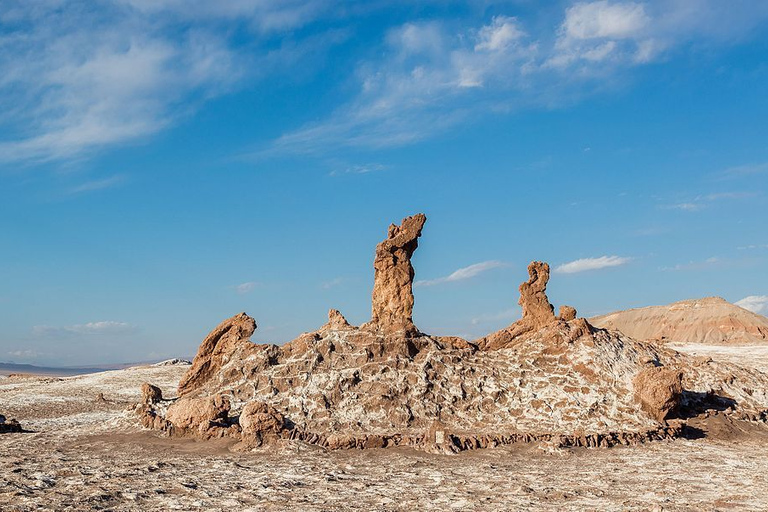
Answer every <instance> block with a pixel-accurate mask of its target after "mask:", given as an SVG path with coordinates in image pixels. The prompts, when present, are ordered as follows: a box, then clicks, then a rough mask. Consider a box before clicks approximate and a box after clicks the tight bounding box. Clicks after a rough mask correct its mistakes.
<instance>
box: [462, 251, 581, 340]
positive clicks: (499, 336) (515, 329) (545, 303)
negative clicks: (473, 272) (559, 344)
mask: <svg viewBox="0 0 768 512" xmlns="http://www.w3.org/2000/svg"><path fill="white" fill-rule="evenodd" d="M528 276H529V277H528V281H526V282H524V283H522V284H521V285H520V300H519V301H518V304H520V307H522V309H523V318H521V319H520V320H518V321H517V322H515V323H513V324H512V325H510V326H509V327H506V328H505V329H502V330H500V331H498V332H495V333H493V334H489V335H488V336H486V337H485V338H481V339H479V340H477V342H476V343H477V345H478V346H479V347H480V348H482V349H484V350H497V349H500V348H508V347H510V346H513V345H514V344H515V343H517V342H518V341H520V340H522V339H523V338H524V336H525V335H527V334H529V333H531V332H534V331H536V330H538V329H541V328H543V327H547V326H551V325H553V324H556V323H557V322H558V321H565V322H568V321H571V320H575V319H576V309H574V308H572V307H571V306H562V307H561V308H560V316H559V317H556V316H555V308H554V307H553V306H552V304H550V303H549V299H548V298H547V283H548V282H549V264H547V263H543V262H541V261H533V262H531V264H530V265H528ZM581 329H582V330H589V329H590V327H589V324H587V323H586V321H583V320H582V322H581Z"/></svg>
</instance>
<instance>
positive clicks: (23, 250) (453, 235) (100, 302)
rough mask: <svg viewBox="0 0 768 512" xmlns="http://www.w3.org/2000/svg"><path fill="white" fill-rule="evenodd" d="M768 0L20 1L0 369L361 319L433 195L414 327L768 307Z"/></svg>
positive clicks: (127, 357) (4, 171) (5, 6)
mask: <svg viewBox="0 0 768 512" xmlns="http://www.w3.org/2000/svg"><path fill="white" fill-rule="evenodd" d="M767 26H768V3H766V2H761V1H751V2H750V1H733V2H720V1H716V0H687V1H684V0H668V1H650V0H649V1H646V2H620V1H595V2H578V3H574V2H558V1H553V2H534V1H526V0H518V1H474V2H472V1H458V0H457V1H433V2H428V1H425V2H379V1H370V2H339V1H332V0H306V1H303V2H299V1H292V0H286V1H282V2H267V1H263V0H232V1H230V2H208V1H203V0H199V1H198V0H186V1H182V0H164V1H163V0H111V1H106V0H101V1H99V0H97V1H93V0H89V1H76V0H40V1H38V2H34V3H33V4H30V3H29V2H26V1H15V0H6V1H4V2H3V3H2V4H0V199H1V200H0V361H1V360H5V361H16V362H27V363H36V364H61V365H76V364H90V363H113V362H123V361H140V360H148V359H159V358H165V357H172V356H180V355H191V354H193V353H194V352H195V350H196V347H197V345H198V344H199V342H200V340H201V339H202V338H203V336H204V335H205V334H206V333H207V332H208V331H209V330H210V329H211V328H213V327H214V326H215V325H216V324H217V323H218V322H219V321H221V320H222V319H224V318H227V317H229V316H231V315H233V314H235V313H238V312H240V311H246V312H248V313H249V314H251V315H252V316H254V317H255V318H256V320H257V323H258V324H259V329H258V330H257V333H256V335H255V337H254V339H255V340H257V341H264V342H276V343H282V342H285V341H288V340H290V339H292V338H293V337H295V336H296V335H297V334H299V333H301V332H303V331H308V330H313V329H315V328H317V327H318V326H320V325H321V324H323V323H324V322H325V319H326V313H327V310H328V308H330V307H334V308H339V309H340V310H341V311H342V312H343V313H344V314H345V315H346V316H347V317H348V319H349V320H350V321H352V322H353V323H362V322H364V321H366V320H367V319H368V318H369V315H370V291H371V287H372V282H373V272H372V257H373V249H374V247H375V244H376V243H377V242H378V241H379V240H381V239H382V238H383V237H384V236H385V234H386V229H387V226H388V224H389V223H390V222H393V221H398V222H399V220H400V219H401V218H402V217H404V216H406V215H409V214H412V213H416V212H424V213H426V214H427V216H428V221H427V225H426V228H425V231H424V235H423V237H422V240H421V244H420V248H419V250H418V251H417V253H416V255H415V257H414V265H415V267H416V273H417V279H418V280H419V281H421V282H420V283H419V284H418V286H417V287H416V312H415V320H416V323H417V325H418V326H419V327H420V328H421V329H422V330H424V331H426V332H430V333H434V334H455V335H461V336H465V337H468V338H476V337H479V336H482V335H484V334H486V333H488V332H490V331H493V330H495V329H498V328H500V327H503V326H505V325H507V324H509V323H510V322H511V321H513V320H514V319H516V318H517V316H518V315H519V309H518V307H517V304H516V302H517V286H518V284H519V283H520V282H521V281H522V280H524V279H525V277H526V272H525V267H526V265H527V263H528V262H529V261H531V260H533V259H541V260H545V261H548V262H550V264H551V265H552V266H553V268H554V269H555V273H554V274H553V278H552V280H551V282H550V298H551V299H552V301H553V302H554V303H555V304H556V306H559V305H560V304H570V305H573V306H575V307H576V308H577V309H578V310H579V312H580V313H581V314H583V315H587V316H589V315H595V314H600V313H605V312H608V311H612V310H615V309H624V308H628V307H637V306H643V305H650V304H660V303H667V302H671V301H675V300H681V299H686V298H692V297H700V296H709V295H720V296H723V297H725V298H726V299H728V300H730V301H733V302H736V301H742V300H744V299H747V300H745V301H744V302H741V304H744V305H747V306H749V307H750V308H751V309H753V310H755V311H758V312H762V313H766V312H768V272H767V270H768V231H767V230H766V228H765V219H766V217H768V207H767V206H766V204H767V203H766V185H767V184H768V123H766V119H768V94H766V91H768V58H767V56H768V30H766V27H767Z"/></svg>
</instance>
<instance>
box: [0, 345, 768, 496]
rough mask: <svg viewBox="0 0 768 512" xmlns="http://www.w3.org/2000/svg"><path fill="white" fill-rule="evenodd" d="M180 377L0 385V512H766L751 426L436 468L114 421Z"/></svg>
mask: <svg viewBox="0 0 768 512" xmlns="http://www.w3.org/2000/svg"><path fill="white" fill-rule="evenodd" d="M740 348H741V347H740ZM690 350H693V349H690ZM729 350H732V349H729ZM758 352H759V351H758ZM709 355H710V356H711V357H713V358H718V357H723V358H731V357H738V358H742V359H744V360H750V361H752V364H753V365H758V366H761V367H763V366H762V365H763V364H764V363H765V362H766V360H762V359H760V357H756V356H749V355H748V354H746V353H741V352H740V353H738V354H737V355H733V353H732V352H730V351H729V352H728V353H726V354H725V355H721V354H717V353H712V354H709ZM767 359H768V358H767ZM731 360H733V359H731ZM755 361H757V362H755ZM760 361H763V362H760ZM766 366H768V365H766ZM763 368H765V367H763ZM186 369H187V367H186V366H170V367H143V368H131V369H127V370H120V371H113V372H104V373H100V374H93V375H86V376H80V377H69V378H63V379H56V378H25V379H18V378H12V379H3V380H2V381H0V412H1V413H3V414H5V415H6V416H8V417H16V418H18V419H19V420H20V421H22V424H23V425H24V427H25V428H26V429H27V430H29V431H31V432H28V433H23V434H4V435H2V436H0V474H1V475H2V478H1V479H0V510H3V511H6V510H9V511H27V510H137V511H138V510H141V511H145V510H197V509H204V510H297V511H315V510H318V511H319V510H323V511H325V510H393V511H394V510H414V509H417V510H691V511H693V510H766V509H768V455H767V454H766V446H768V431H766V430H765V429H764V428H763V427H757V426H753V427H749V428H746V429H744V430H746V431H745V432H741V431H740V430H739V429H738V428H736V429H735V430H734V429H731V431H730V433H729V435H728V436H726V437H720V438H712V437H705V438H701V439H696V440H686V439H681V440H676V441H672V442H657V443H650V444H646V445H642V446H637V447H617V448H611V449H577V450H551V449H547V448H546V447H540V446H535V445H518V446H511V447H503V448H496V449H489V450H481V451H476V452H464V453H462V454H459V455H455V456H440V455H430V454H425V453H420V452H415V451H410V450H399V449H398V450H366V451H337V452H326V451H324V450H322V449H320V448H317V447H312V446H307V445H303V444H294V443H291V444H286V445H284V446H281V447H279V448H272V449H269V450H266V451H262V452H257V453H249V454H235V453H232V452H229V451H228V449H227V444H226V443H223V442H208V443H204V442H196V441H192V440H179V439H173V440H171V439H167V438H162V437H159V436H158V434H157V433H155V432H149V431H146V430H142V429H141V428H140V427H139V426H138V425H137V423H136V421H135V420H134V418H133V416H132V415H131V414H130V413H128V412H126V408H127V407H128V406H129V405H130V404H131V403H132V402H135V401H137V400H138V399H139V393H138V389H139V386H140V385H141V383H142V382H144V381H150V382H153V383H155V384H158V385H159V386H160V387H161V388H163V390H164V391H166V392H168V391H169V390H172V389H174V387H175V385H176V383H177V382H178V380H179V379H180V377H181V375H182V374H183V373H184V372H185V371H186ZM99 393H103V395H104V398H105V399H106V400H100V399H99V398H98V394H99Z"/></svg>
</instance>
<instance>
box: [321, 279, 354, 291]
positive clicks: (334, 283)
mask: <svg viewBox="0 0 768 512" xmlns="http://www.w3.org/2000/svg"><path fill="white" fill-rule="evenodd" d="M347 281H348V279H347V278H345V277H335V278H333V279H331V280H330V281H326V282H324V283H322V284H321V285H320V288H322V289H323V290H330V289H331V288H336V287H337V286H340V285H342V284H344V283H346V282H347Z"/></svg>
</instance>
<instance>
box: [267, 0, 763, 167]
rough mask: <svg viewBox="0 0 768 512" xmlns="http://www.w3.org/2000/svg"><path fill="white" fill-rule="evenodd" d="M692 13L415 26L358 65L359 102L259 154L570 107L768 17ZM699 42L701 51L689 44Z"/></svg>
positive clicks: (587, 10) (663, 5)
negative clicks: (631, 72)
mask: <svg viewBox="0 0 768 512" xmlns="http://www.w3.org/2000/svg"><path fill="white" fill-rule="evenodd" d="M691 5H692V4H691V3H687V2H679V1H675V2H668V1H661V0H655V1H648V2H613V1H596V2H580V3H577V4H574V5H572V6H570V7H569V8H567V9H565V10H563V11H562V18H561V22H560V23H559V24H558V23H557V22H555V23H554V25H555V26H556V27H557V28H556V29H555V30H553V31H552V30H550V31H548V30H547V29H539V30H537V31H536V32H535V33H534V32H533V31H532V30H530V29H528V28H527V27H524V26H523V23H522V21H521V20H519V19H517V18H513V17H509V16H496V17H494V18H492V19H491V20H487V21H486V23H485V24H480V25H479V26H478V25H474V26H467V25H465V26H463V27H456V26H455V25H453V24H452V23H451V22H447V21H445V22H442V21H435V20H432V21H428V22H419V23H414V22H410V23H406V24H404V25H403V26H401V27H399V28H396V29H393V30H391V31H390V32H389V33H388V35H387V36H386V37H385V38H384V41H383V43H382V47H381V48H380V51H379V52H377V53H376V57H375V58H373V59H371V60H369V61H363V62H362V63H361V64H360V65H359V67H358V68H357V70H356V76H357V78H358V80H359V93H358V94H357V95H355V96H353V97H352V98H351V99H350V101H349V102H348V103H346V104H344V105H342V106H340V107H339V108H337V109H336V110H335V111H334V112H333V113H332V114H331V115H330V116H329V117H328V118H327V119H326V120H325V121H320V122H313V123H310V124H307V125H305V126H304V127H302V128H299V129H297V130H294V131H290V132H288V133H286V134H284V135H283V136H281V137H279V138H278V139H276V140H275V141H274V142H273V144H272V145H271V146H270V147H269V148H268V149H265V150H263V151H260V152H258V153H257V154H258V155H259V156H262V157H263V156H269V155H272V154H290V153H296V152H300V153H321V154H322V153H328V152H330V151H335V150H336V149H338V148H339V147H340V146H347V147H354V148H358V147H364V148H369V149H378V148H384V147H393V146H402V145H408V144H412V143H415V142H417V141H420V140H422V139H425V138H428V137H430V136H433V135H435V134H437V133H440V132H443V131H446V130H448V129H451V128H452V127H454V126H456V125H459V124H466V123H471V122H473V121H475V119H476V118H478V117H480V116H483V115H487V114H488V113H490V112H493V113H499V112H502V113H509V112H515V111H517V110H521V109H526V108H553V107H557V106H558V105H562V104H570V103H572V102H574V101H578V100H579V99H580V98H582V97H584V96H587V95H590V94H595V93H598V92H600V91H603V90H604V89H605V84H606V83H610V82H611V80H612V79H613V78H614V77H624V76H626V73H625V72H624V70H626V69H627V68H630V67H634V66H640V65H643V64H646V63H649V62H654V61H657V60H659V59H662V58H664V57H665V56H666V55H667V54H671V51H672V50H674V49H678V48H686V51H687V48H700V47H702V46H703V45H704V44H713V45H717V44H729V43H731V42H732V41H734V40H738V39H740V38H745V37H751V36H750V34H752V33H755V32H756V31H755V30H753V29H755V28H756V27H758V26H759V25H760V24H761V23H763V22H764V21H765V20H766V19H767V18H768V3H766V4H765V6H763V5H762V4H761V5H760V6H759V7H755V6H754V5H750V6H748V5H747V4H743V5H738V6H733V5H730V6H727V5H726V3H723V2H718V1H715V0H698V1H697V2H695V8H693V7H691ZM717 20H720V24H719V25H718V24H717ZM552 25H553V23H549V24H541V23H539V24H531V26H533V27H546V26H552ZM728 36H730V37H731V39H730V40H729V39H728ZM694 41H695V42H696V43H698V45H697V46H693V45H688V43H690V42H694Z"/></svg>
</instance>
